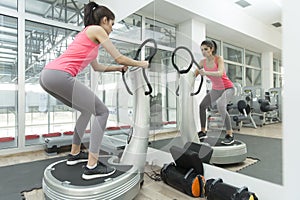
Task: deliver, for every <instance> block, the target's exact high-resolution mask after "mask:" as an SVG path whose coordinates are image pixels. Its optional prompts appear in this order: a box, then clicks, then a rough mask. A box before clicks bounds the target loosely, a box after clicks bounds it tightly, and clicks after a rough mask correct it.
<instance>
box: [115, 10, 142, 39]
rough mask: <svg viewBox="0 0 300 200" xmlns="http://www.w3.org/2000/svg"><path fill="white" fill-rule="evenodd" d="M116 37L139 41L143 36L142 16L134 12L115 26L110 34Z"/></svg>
mask: <svg viewBox="0 0 300 200" xmlns="http://www.w3.org/2000/svg"><path fill="white" fill-rule="evenodd" d="M110 36H111V37H112V38H114V37H116V36H117V37H125V38H127V39H132V40H136V41H139V40H141V38H142V17H141V16H139V15H136V14H132V15H130V16H128V17H126V18H125V19H123V20H121V21H120V22H116V23H115V25H114V26H113V32H112V33H111V34H110Z"/></svg>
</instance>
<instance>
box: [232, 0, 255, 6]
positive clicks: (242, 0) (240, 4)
mask: <svg viewBox="0 0 300 200" xmlns="http://www.w3.org/2000/svg"><path fill="white" fill-rule="evenodd" d="M235 3H236V4H237V5H239V6H241V7H242V8H246V7H248V6H251V4H250V3H249V2H248V1H245V0H239V1H237V2H235Z"/></svg>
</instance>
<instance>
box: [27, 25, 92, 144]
mask: <svg viewBox="0 0 300 200" xmlns="http://www.w3.org/2000/svg"><path fill="white" fill-rule="evenodd" d="M76 34H77V31H72V30H67V29H63V28H57V27H54V26H49V25H45V24H39V23H36V22H31V21H26V22H25V37H26V42H25V59H26V60H25V64H26V65H25V97H26V98H25V106H26V110H25V111H26V112H25V135H26V136H27V137H29V138H30V137H31V136H33V135H42V134H47V133H53V132H60V133H63V132H65V131H73V130H74V125H75V122H76V117H77V116H76V112H75V111H74V110H73V109H72V108H70V107H68V106H66V105H64V104H63V103H62V102H60V101H58V100H56V99H55V98H53V97H52V96H50V95H49V94H48V93H47V92H45V91H44V90H43V89H42V88H41V86H40V84H39V76H40V72H41V70H42V69H43V68H44V66H45V65H46V64H47V63H49V62H50V61H52V60H54V59H55V58H57V57H58V56H60V55H61V54H62V53H63V52H64V51H65V50H66V49H67V47H68V45H69V44H70V43H71V42H72V41H73V39H74V37H75V35H76ZM76 78H77V79H78V80H79V81H80V82H82V83H84V84H85V85H87V86H90V71H89V69H88V68H85V70H83V71H82V72H81V73H80V74H78V76H77V77H76ZM43 142H44V141H43V138H40V140H26V145H32V144H39V143H43Z"/></svg>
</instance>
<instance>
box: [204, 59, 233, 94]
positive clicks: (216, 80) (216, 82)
mask: <svg viewBox="0 0 300 200" xmlns="http://www.w3.org/2000/svg"><path fill="white" fill-rule="evenodd" d="M217 59H218V58H217V57H215V60H214V66H213V67H212V68H209V67H207V65H206V60H204V63H203V67H204V70H205V71H208V72H216V71H218V62H217ZM207 77H208V78H209V79H210V80H211V83H212V89H214V90H225V89H227V88H232V87H233V83H232V82H231V80H230V79H229V78H228V77H227V75H226V72H225V70H224V73H223V75H222V77H216V76H207Z"/></svg>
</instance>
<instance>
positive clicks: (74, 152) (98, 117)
mask: <svg viewBox="0 0 300 200" xmlns="http://www.w3.org/2000/svg"><path fill="white" fill-rule="evenodd" d="M114 19H115V16H114V14H113V13H112V11H111V10H109V9H108V8H107V7H105V6H100V5H98V4H96V3H95V2H90V3H88V4H87V5H86V6H85V8H84V25H85V28H84V29H83V30H82V31H81V32H80V33H78V35H77V36H76V37H75V39H74V41H73V42H72V43H71V44H70V45H69V46H68V48H67V50H66V51H65V52H64V53H63V54H62V55H61V56H59V57H58V58H56V59H55V60H53V61H52V62H50V63H49V64H47V65H46V66H45V68H44V69H43V71H42V72H41V75H40V85H41V86H42V88H43V89H44V90H45V91H47V92H48V93H49V94H50V95H52V96H53V97H55V98H56V99H58V100H59V101H61V102H63V103H64V104H66V105H67V106H69V107H72V108H74V109H76V110H78V111H79V112H80V116H79V118H78V120H77V121H76V125H75V129H74V136H73V141H72V148H71V152H70V154H69V155H68V159H67V165H75V164H77V163H80V162H86V161H87V165H86V167H85V168H84V171H83V175H82V178H83V179H87V180H88V179H93V178H98V177H103V176H108V175H110V174H113V173H114V172H115V168H112V167H109V166H106V165H104V164H103V163H101V162H100V161H98V157H99V151H100V144H101V141H102V138H103V134H104V130H105V128H106V122H107V118H108V115H109V112H108V108H107V107H106V106H105V105H104V104H103V103H102V101H101V100H100V99H99V98H98V97H97V95H96V94H94V93H93V92H92V91H91V90H90V89H89V88H88V87H86V86H85V85H84V84H82V83H80V82H78V81H76V75H77V74H78V73H79V72H80V71H82V70H83V69H84V68H85V67H86V66H88V65H89V64H90V65H91V66H92V68H93V69H94V70H95V71H100V72H110V71H119V72H121V71H122V70H124V71H126V70H127V66H137V67H144V68H147V67H148V65H149V63H148V61H136V60H133V59H131V58H128V57H126V56H124V55H122V54H120V53H119V51H118V50H117V49H116V47H115V46H114V45H113V44H112V42H111V40H110V39H109V37H108V36H109V34H110V33H111V32H112V26H113V25H114ZM100 45H102V46H103V47H104V48H105V50H106V51H107V52H108V53H109V54H110V55H111V56H112V57H113V58H114V59H115V61H116V62H117V63H118V64H121V65H124V66H103V65H101V64H99V63H98V62H97V55H98V50H99V46H100ZM91 115H94V116H95V118H94V121H93V124H92V127H91V136H90V144H89V153H85V152H83V151H81V150H80V147H81V138H82V136H83V134H84V132H85V129H86V127H87V124H88V122H89V120H90V117H91Z"/></svg>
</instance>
